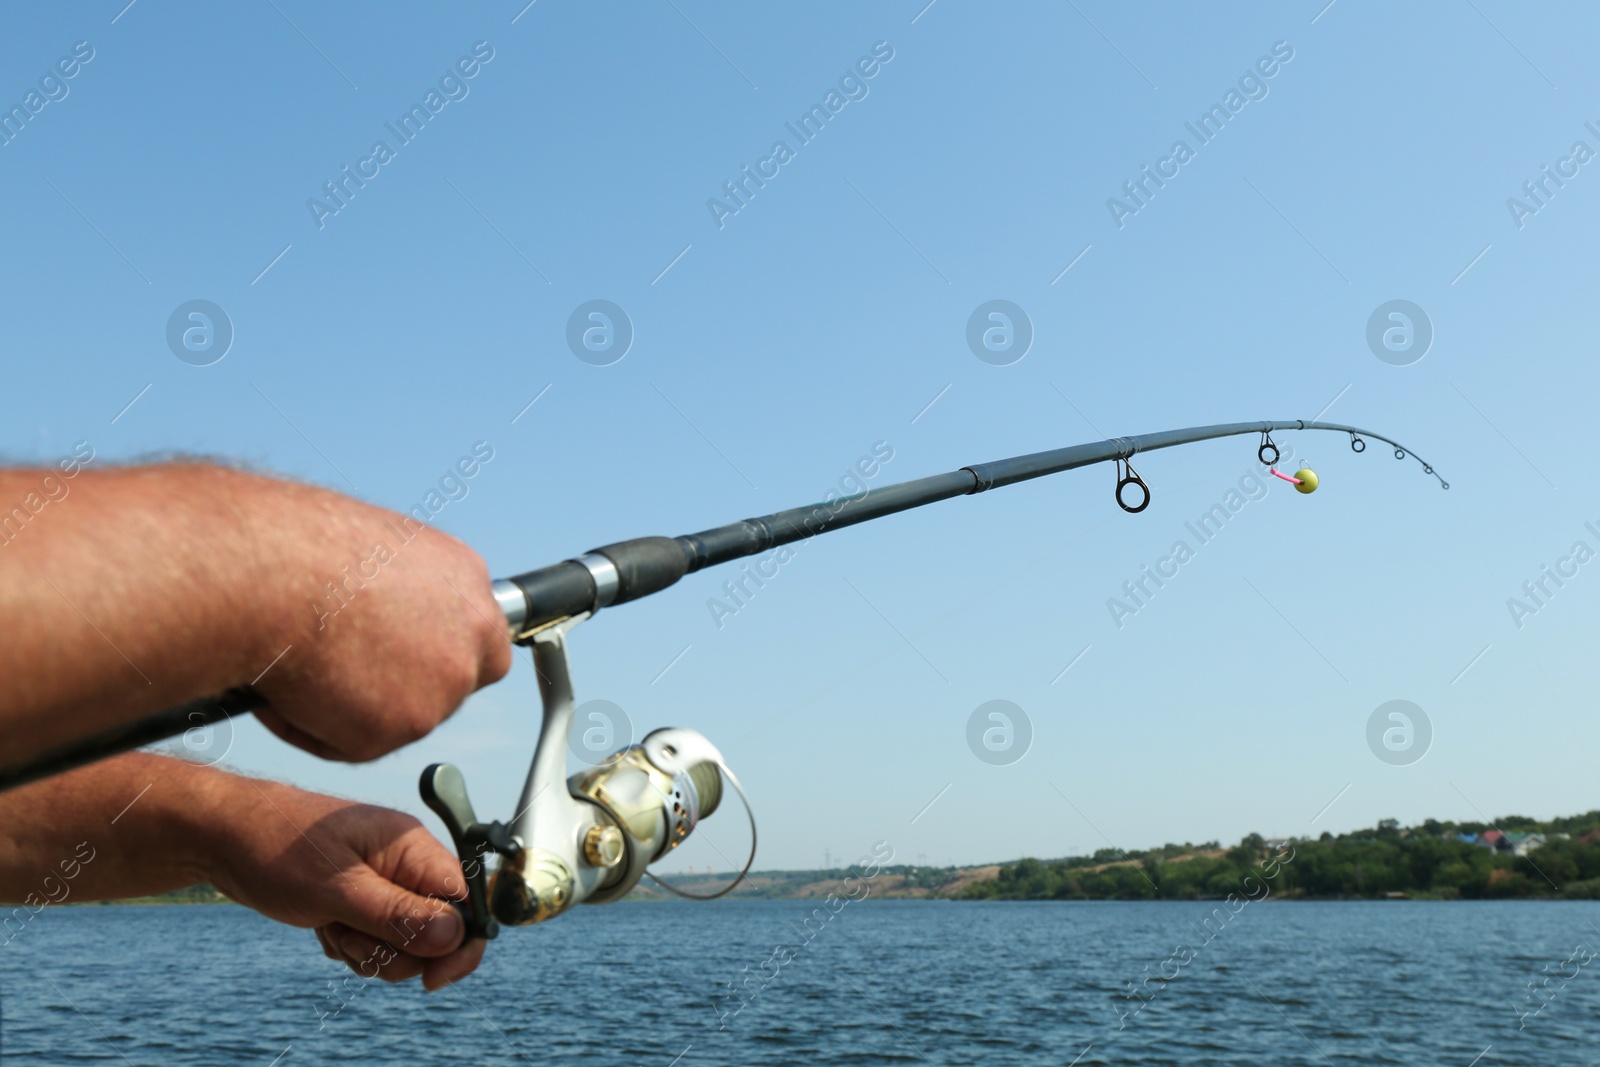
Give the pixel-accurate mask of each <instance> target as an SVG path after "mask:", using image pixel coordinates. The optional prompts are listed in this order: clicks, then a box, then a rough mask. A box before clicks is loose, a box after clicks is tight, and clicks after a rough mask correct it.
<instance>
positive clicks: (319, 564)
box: [251, 482, 511, 760]
mask: <svg viewBox="0 0 1600 1067" xmlns="http://www.w3.org/2000/svg"><path fill="white" fill-rule="evenodd" d="M268 484H269V485H270V486H271V487H272V490H271V491H268V492H267V493H266V494H265V496H264V498H263V499H261V500H253V501H252V505H251V506H252V508H253V509H255V510H256V512H257V513H258V518H259V527H260V529H261V530H262V537H263V538H264V539H265V540H266V542H267V545H266V548H265V551H266V552H267V554H268V555H269V556H272V555H276V556H280V557H281V558H282V561H283V562H282V564H281V567H279V568H278V573H281V574H283V575H284V576H285V577H284V578H283V579H282V581H281V584H282V585H283V586H284V587H286V588H293V589H294V590H296V592H295V593H289V594H287V595H286V596H284V597H283V598H282V599H283V600H286V601H288V605H287V619H286V620H285V622H284V624H283V626H282V631H281V632H282V634H283V636H284V642H283V644H282V645H281V646H279V647H286V648H288V652H287V653H286V654H285V655H284V657H283V659H282V661H281V662H279V663H278V664H277V665H276V666H274V667H273V668H272V669H271V670H269V671H267V673H266V674H265V676H263V678H262V679H261V681H259V682H258V683H257V684H256V688H257V689H258V690H260V692H261V693H262V695H264V696H265V697H266V698H267V700H268V702H269V704H270V706H269V707H268V708H266V709H264V710H263V711H258V712H257V713H256V717H257V718H258V719H260V720H261V721H262V722H263V723H264V724H265V725H266V726H267V727H268V729H270V730H272V731H273V732H274V733H276V734H277V735H278V736H279V737H281V738H283V739H284V740H285V741H288V742H290V743H291V744H294V745H298V746H299V747H301V748H304V749H306V750H307V751H309V752H311V753H313V754H315V755H318V756H321V757H323V758H324V759H342V760H368V759H374V758H376V757H378V756H381V755H383V754H385V753H387V752H389V751H392V750H393V749H396V748H399V747H400V746H402V745H405V744H409V743H410V742H412V741H415V740H417V739H419V738H421V737H424V736H426V735H427V733H428V732H429V731H430V730H432V729H433V728H434V727H435V726H437V725H438V724H439V723H440V722H441V721H443V720H444V719H445V718H447V717H448V716H449V715H450V713H451V712H453V711H455V709H456V708H457V707H459V706H460V705H461V702H462V701H463V700H465V699H466V698H467V697H468V696H469V695H470V694H471V693H473V692H474V691H475V690H477V689H479V688H480V687H482V686H485V685H488V684H490V683H492V682H496V681H499V680H500V679H501V678H502V677H504V676H505V673H506V671H508V670H509V669H510V668H511V643H510V639H509V635H508V633H507V629H506V621H505V616H504V614H503V613H502V612H501V610H500V607H499V605H497V604H496V603H495V601H494V597H493V594H492V593H491V591H490V578H489V573H488V570H487V568H486V567H485V566H484V563H483V560H482V559H481V558H479V556H478V554H477V553H476V552H474V551H472V549H470V548H468V547H467V546H466V545H464V544H462V543H461V542H460V541H457V540H456V539H455V538H453V537H449V536H447V535H445V534H442V533H439V532H438V531H437V530H434V529H432V528H431V527H427V526H423V525H422V524H421V523H419V522H417V520H416V519H414V518H411V517H409V516H404V515H399V514H397V513H395V512H391V511H387V510H385V509H382V508H375V507H370V506H368V505H366V504H362V503H360V502H359V501H355V500H351V499H349V498H348V497H344V496H339V495H338V494H335V493H329V492H326V491H324V490H320V489H307V488H305V487H303V486H285V485H284V484H283V483H276V482H273V483H268ZM279 492H283V493H286V494H287V495H289V496H290V497H291V498H293V509H292V511H289V512H285V511H284V510H283V509H282V502H281V501H279V500H278V499H277V495H278V493H279ZM291 576H294V577H291ZM296 578H298V580H295V579H296ZM300 590H303V593H302V592H299V591H300Z"/></svg>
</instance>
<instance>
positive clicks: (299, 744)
mask: <svg viewBox="0 0 1600 1067" xmlns="http://www.w3.org/2000/svg"><path fill="white" fill-rule="evenodd" d="M255 716H256V721H258V722H259V723H261V725H262V726H265V727H266V728H267V729H268V730H271V731H272V732H273V733H274V734H276V735H277V736H278V739H279V740H280V741H287V742H288V743H289V744H291V745H293V746H295V747H296V748H301V749H304V750H305V751H307V752H309V753H311V754H312V755H313V756H316V757H317V758H318V759H325V760H342V759H344V758H345V757H343V756H341V755H340V753H339V751H338V750H337V749H335V748H334V747H333V746H332V745H330V744H328V743H326V742H324V741H319V740H318V739H317V738H315V737H312V736H311V735H310V734H308V733H306V732H305V731H303V730H301V729H299V728H298V727H295V726H292V725H290V724H289V723H288V722H286V721H285V720H284V718H283V716H282V715H279V714H278V713H277V712H276V711H274V710H272V708H270V707H266V708H257V709H256V710H255Z"/></svg>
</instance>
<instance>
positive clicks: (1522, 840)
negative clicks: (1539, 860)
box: [1503, 830, 1544, 856]
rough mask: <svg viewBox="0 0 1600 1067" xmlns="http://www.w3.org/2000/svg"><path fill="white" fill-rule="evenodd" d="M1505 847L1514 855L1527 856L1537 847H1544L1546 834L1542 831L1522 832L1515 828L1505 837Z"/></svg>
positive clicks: (1505, 849)
mask: <svg viewBox="0 0 1600 1067" xmlns="http://www.w3.org/2000/svg"><path fill="white" fill-rule="evenodd" d="M1504 841H1505V848H1504V849H1503V851H1509V852H1510V853H1511V854H1512V855H1514V856H1526V855H1527V854H1528V853H1530V852H1532V851H1533V850H1534V849H1536V848H1543V847H1544V835H1543V834H1540V833H1522V832H1520V831H1515V830H1513V831H1512V832H1511V833H1509V834H1506V835H1505V837H1504Z"/></svg>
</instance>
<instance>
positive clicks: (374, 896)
mask: <svg viewBox="0 0 1600 1067" xmlns="http://www.w3.org/2000/svg"><path fill="white" fill-rule="evenodd" d="M198 882H210V883H211V884H212V885H214V886H216V887H217V888H218V889H219V890H221V891H222V892H223V893H225V894H227V895H228V896H229V897H231V898H232V899H234V900H236V901H238V902H239V903H241V904H244V905H246V906H248V907H251V908H254V909H255V910H256V911H259V912H261V913H262V914H264V915H267V916H269V917H271V918H273V919H277V920H278V921H279V922H283V923H288V924H289V925H291V926H299V927H311V928H314V929H315V930H316V932H317V938H318V940H320V941H321V943H322V947H323V951H324V952H326V953H327V955H328V956H330V957H332V958H333V959H336V960H342V961H343V962H345V963H346V964H348V965H349V966H350V968H351V969H352V970H354V971H355V972H356V973H357V974H360V975H362V976H363V977H367V978H383V979H385V980H386V981H391V982H393V981H402V980H404V979H407V978H413V977H416V976H418V975H421V976H422V981H423V985H425V986H426V987H427V988H429V989H437V988H439V987H440V986H442V985H444V984H445V983H446V982H453V981H456V980H457V979H459V978H461V977H463V976H465V975H467V974H470V973H471V972H472V970H473V969H474V968H476V967H477V966H478V962H479V961H480V960H481V959H482V958H483V950H484V942H483V941H472V942H469V943H467V944H465V945H464V944H462V923H461V919H460V917H459V916H458V915H457V913H456V911H455V908H454V907H453V906H452V905H451V904H450V903H449V899H450V898H455V899H460V898H461V897H462V896H463V895H464V892H465V885H464V882H463V880H462V876H461V865H460V863H458V862H457V860H456V858H455V856H454V855H453V854H452V853H451V852H450V851H449V850H448V849H447V848H445V847H444V846H443V845H442V844H440V843H439V842H438V841H437V840H435V839H434V838H433V836H432V835H431V834H429V833H428V832H427V830H425V829H424V828H423V826H422V824H421V823H419V822H417V820H415V819H413V818H411V816H409V815H404V814H401V813H400V812H397V811H391V810H389V809H387V808H379V807H373V806H371V805H368V804H359V803H356V802H353V801H348V800H337V799H335V798H333V797H327V796H320V795H318V794H315V793H308V792H306V791H304V790H302V789H296V788H294V787H292V786H287V785H282V784H279V783H276V782H266V781H258V780H256V779H252V778H245V777H242V776H240V775H236V774H228V773H225V772H223V771H219V770H216V769H214V768H209V767H199V766H196V765H194V764H191V763H186V762H184V761H182V760H175V759H169V758H166V757H163V756H154V755H150V754H147V753H142V752H136V753H132V754H129V755H126V756H119V757H116V758H115V759H109V760H105V761H103V762H101V763H97V764H94V765H92V766H89V767H84V768H81V769H79V770H76V771H72V772H70V773H68V774H64V775H61V776H59V777H56V778H48V779H46V780H44V781H42V782H38V783H35V784H33V785H30V786H26V787H24V788H22V789H17V790H13V791H11V792H9V793H3V794H0V900H7V901H17V902H29V903H32V902H33V901H32V900H30V898H36V899H37V900H38V901H39V903H40V904H42V903H43V902H44V901H45V900H49V901H54V902H56V903H65V902H67V901H69V900H70V901H83V900H106V899H115V898H118V897H131V896H144V895H147V894H156V893H163V892H166V891H168V890H172V889H178V888H181V887H183V886H188V885H194V884H196V883H198ZM8 929H9V928H8ZM11 933H12V934H13V935H15V936H25V933H26V932H25V930H24V931H23V932H22V933H21V934H18V933H17V931H11ZM307 940H308V941H309V940H310V939H309V938H308V939H307ZM309 947H310V946H309V945H308V946H307V948H309Z"/></svg>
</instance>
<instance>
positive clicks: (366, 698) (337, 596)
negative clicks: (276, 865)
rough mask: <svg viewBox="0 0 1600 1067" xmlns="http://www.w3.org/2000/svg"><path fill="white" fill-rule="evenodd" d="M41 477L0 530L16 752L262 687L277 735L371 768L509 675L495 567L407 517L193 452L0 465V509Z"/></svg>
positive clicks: (2, 713)
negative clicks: (205, 460) (98, 464)
mask: <svg viewBox="0 0 1600 1067" xmlns="http://www.w3.org/2000/svg"><path fill="white" fill-rule="evenodd" d="M491 454H492V453H491ZM463 462H465V461H463ZM42 479H54V480H53V481H52V482H51V484H53V485H55V486H56V489H55V490H50V492H51V493H52V494H53V495H52V496H51V502H50V503H49V505H48V507H44V508H43V510H41V511H40V512H39V514H38V515H37V516H36V518H34V519H33V520H32V521H30V522H29V524H28V525H27V526H26V527H25V528H24V529H23V530H22V532H21V534H20V535H16V536H14V537H7V538H4V539H0V541H3V543H0V620H4V621H5V623H6V625H5V633H6V640H5V641H3V642H0V677H4V678H5V679H6V681H7V684H6V686H5V689H4V690H3V691H0V735H3V736H5V738H6V762H8V763H9V762H12V761H13V760H22V759H25V758H27V757H29V756H33V755H37V754H38V753H40V752H43V751H45V750H46V749H49V748H51V747H54V746H55V745H58V744H61V743H63V742H66V741H70V740H75V739H77V738H81V737H84V736H86V735H88V734H90V733H93V732H95V731H97V730H100V729H104V728H105V727H108V726H112V725H116V724H119V723H124V722H128V721H131V720H133V719H135V718H137V717H138V716H140V715H144V714H148V713H150V712H152V711H157V710H160V709H162V708H167V707H171V706H173V705H176V704H180V703H182V702H184V701H187V700H191V699H194V698H197V697H203V696H208V695H210V694H212V693H217V692H220V691H222V690H224V689H228V688H230V687H233V686H237V685H243V684H246V683H250V682H254V683H255V684H256V687H257V689H259V690H260V691H261V693H262V694H263V695H264V696H265V697H266V698H267V700H268V701H269V702H270V707H269V708H267V709H265V710H264V711H262V712H259V713H258V717H259V718H260V719H261V721H262V722H263V723H265V724H266V725H267V727H268V728H269V729H271V730H272V731H274V732H275V733H277V734H278V736H280V737H282V738H284V739H285V740H287V741H289V742H291V743H293V744H296V745H299V746H300V747H301V748H304V749H307V750H308V751H310V752H312V753H315V754H316V755H318V756H322V757H324V758H327V759H343V760H367V759H373V758H375V757H377V756H381V755H383V754H384V753H386V752H389V751H392V750H393V749H395V748H398V747H400V746H401V745H404V744H407V743H409V742H411V741H415V740H416V739H418V738H419V737H422V736H423V735H424V734H426V733H427V732H428V731H429V730H431V729H433V728H434V727H435V726H437V725H438V724H439V723H440V722H441V721H442V720H444V719H445V718H446V717H448V716H449V715H450V714H451V712H453V711H454V710H455V709H456V708H457V707H458V706H459V705H460V704H461V702H462V700H464V699H465V698H466V697H467V696H468V694H470V693H472V692H473V691H474V690H475V689H477V688H479V687H480V686H483V685H487V684H489V683H491V682H494V681H497V680H498V679H499V678H501V677H502V676H503V675H504V674H505V673H506V671H507V670H508V669H509V668H510V665H511V646H510V642H509V639H508V634H507V632H506V625H505V619H504V616H503V614H502V613H501V611H500V609H499V607H498V606H497V605H496V604H495V601H494V598H493V596H492V593H491V590H490V580H489V574H488V571H487V568H486V567H485V565H484V563H483V560H482V559H480V558H479V557H478V555H477V554H476V553H474V552H473V551H472V550H471V549H469V548H468V547H466V546H465V545H463V544H462V543H461V542H459V541H457V540H455V539H454V538H451V537H448V536H446V535H444V534H442V533H439V532H438V531H437V530H434V529H432V528H431V527H428V526H425V525H423V524H422V523H421V522H419V521H418V520H417V519H415V518H413V517H411V516H407V515H401V514H398V513H395V512H391V511H387V510H384V509H382V508H376V507H372V506H370V505H367V504H363V503H361V502H359V501H356V500H352V499H350V498H349V497H345V496H341V495H339V494H337V493H333V492H329V491H327V490H324V489H318V488H313V487H310V486H305V485H299V484H296V483H292V482H286V481H280V480H277V479H272V478H264V477H260V476H257V475H253V474H247V473H244V472H241V471H234V470H228V469H224V468H219V467H214V466H209V465H206V464H198V463H190V464H167V465H162V466H155V467H129V468H122V469H115V470H103V471H102V470H98V469H93V468H90V469H87V470H82V471H79V472H78V473H77V474H76V475H75V476H74V477H73V478H72V479H71V480H70V482H69V481H64V480H62V479H61V478H59V477H57V476H55V475H54V474H48V473H46V474H42V473H41V472H38V471H0V502H3V501H4V500H7V499H10V498H11V497H13V496H14V497H17V498H18V499H32V498H33V497H38V499H43V497H39V496H38V487H39V485H41V484H44V483H43V481H42ZM29 494H32V497H30V496H29ZM258 679H259V680H258Z"/></svg>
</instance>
